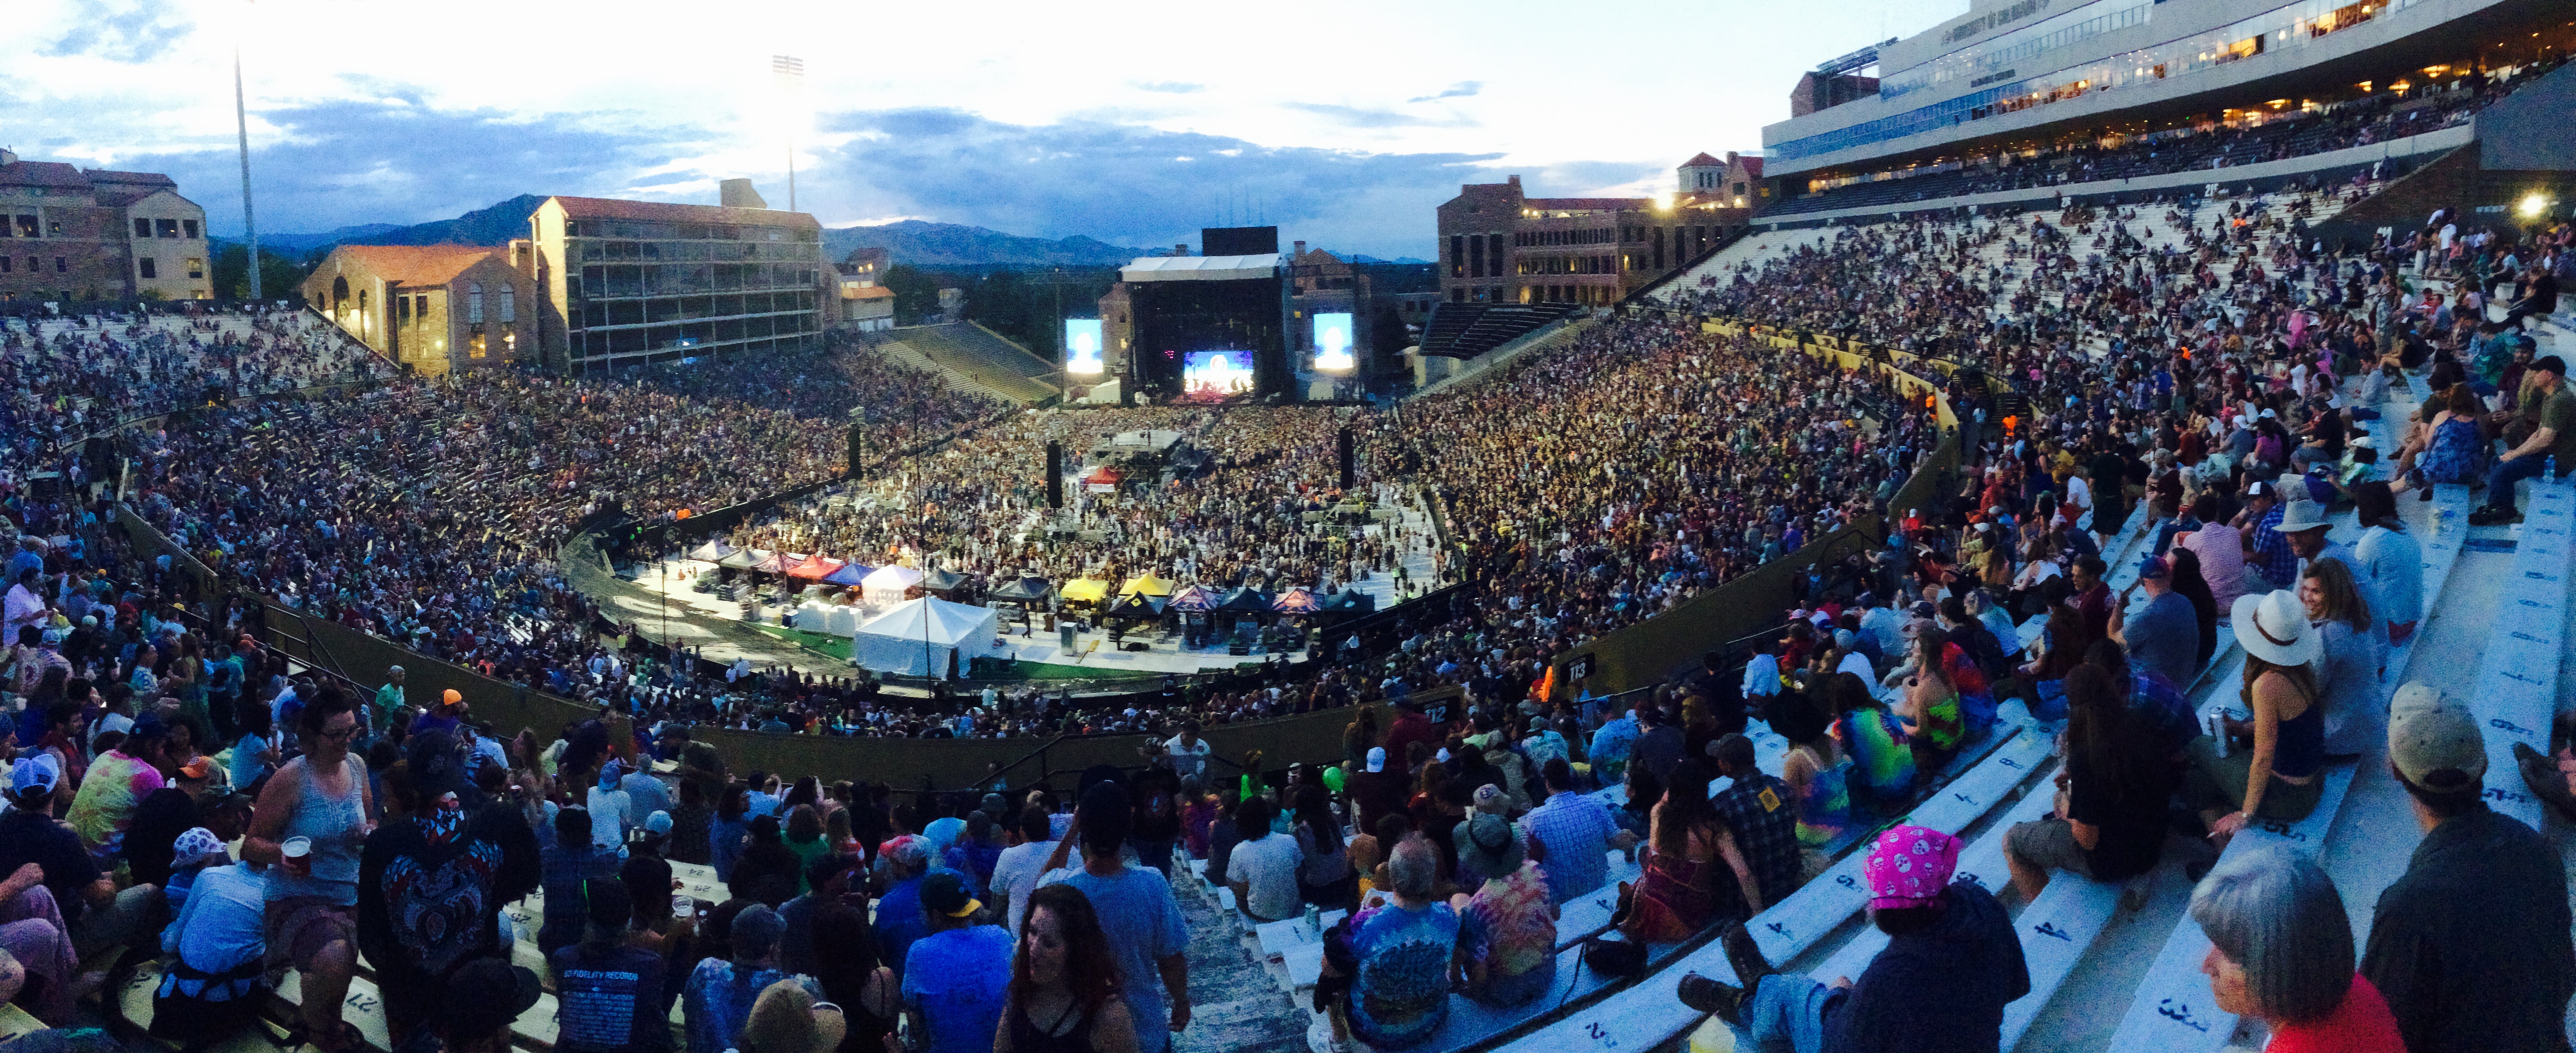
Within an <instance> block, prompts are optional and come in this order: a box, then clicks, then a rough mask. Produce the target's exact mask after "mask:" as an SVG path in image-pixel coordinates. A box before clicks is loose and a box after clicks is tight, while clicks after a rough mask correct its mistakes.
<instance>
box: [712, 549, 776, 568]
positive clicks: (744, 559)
mask: <svg viewBox="0 0 2576 1053" xmlns="http://www.w3.org/2000/svg"><path fill="white" fill-rule="evenodd" d="M768 558H769V553H766V552H763V551H761V550H759V549H756V548H738V549H735V550H733V551H732V552H731V553H729V554H727V555H726V556H725V558H723V559H720V560H717V561H716V565H717V566H720V567H731V568H733V569H735V570H753V569H756V568H758V567H759V566H760V561H762V560H765V559H768Z"/></svg>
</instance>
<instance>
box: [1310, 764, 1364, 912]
mask: <svg viewBox="0 0 2576 1053" xmlns="http://www.w3.org/2000/svg"><path fill="white" fill-rule="evenodd" d="M1296 834H1297V859H1298V862H1297V894H1298V896H1299V897H1300V898H1302V899H1304V900H1305V901H1306V902H1308V903H1311V904H1314V905H1315V906H1317V907H1320V908H1322V909H1324V910H1353V909H1357V908H1358V906H1359V880H1358V874H1357V872H1356V871H1354V870H1353V869H1352V867H1351V858H1350V851H1349V846H1347V845H1344V844H1343V843H1342V821H1341V819H1339V818H1337V817H1335V816H1334V815H1333V804H1332V800H1331V798H1330V796H1328V795H1327V794H1326V793H1325V792H1324V788H1323V787H1322V786H1320V785H1317V784H1315V783H1308V784H1306V785H1304V786H1301V787H1298V788H1297V820H1296Z"/></svg>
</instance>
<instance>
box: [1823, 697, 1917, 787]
mask: <svg viewBox="0 0 2576 1053" xmlns="http://www.w3.org/2000/svg"><path fill="white" fill-rule="evenodd" d="M1822 697H1823V698H1824V699H1825V704H1826V707H1827V715H1828V716H1829V717H1830V718H1831V719H1832V720H1833V728H1832V734H1833V736H1834V741H1835V742H1837V743H1839V744H1841V746H1842V748H1843V752H1844V753H1845V754H1848V755H1849V756H1850V757H1851V759H1852V773H1853V775H1854V776H1856V778H1854V779H1851V780H1848V781H1847V782H1846V783H1845V787H1846V789H1847V790H1848V791H1849V792H1850V793H1851V794H1852V796H1853V798H1854V799H1855V802H1856V803H1865V804H1870V805H1874V806H1879V807H1889V806H1901V805H1903V804H1904V803H1905V802H1906V801H1907V800H1908V799H1910V798H1911V796H1912V795H1913V793H1914V751H1913V749H1912V748H1910V747H1909V746H1908V744H1907V743H1906V740H1905V728H1904V725H1903V724H1901V723H1900V722H1899V721H1898V720H1897V719H1896V715H1895V714H1893V713H1890V712H1888V711H1887V707H1886V706H1885V705H1884V704H1882V703H1880V702H1879V701H1878V699H1876V698H1874V697H1872V696H1871V695H1870V693H1869V685H1868V684H1867V683H1866V682H1864V681H1863V680H1861V678H1860V677H1859V676H1858V675H1857V674H1853V673H1836V674H1834V675H1833V676H1830V677H1826V678H1825V690H1824V694H1823V696H1822Z"/></svg>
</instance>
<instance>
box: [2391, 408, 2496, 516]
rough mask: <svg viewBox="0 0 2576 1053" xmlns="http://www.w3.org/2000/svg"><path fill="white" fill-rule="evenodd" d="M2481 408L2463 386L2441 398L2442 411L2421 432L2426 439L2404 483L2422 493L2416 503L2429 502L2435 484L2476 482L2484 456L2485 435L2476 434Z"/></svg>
mask: <svg viewBox="0 0 2576 1053" xmlns="http://www.w3.org/2000/svg"><path fill="white" fill-rule="evenodd" d="M2483 408H2484V406H2483V404H2482V403H2480V402H2479V400H2478V393H2477V392H2476V391H2474V390H2471V389H2470V388H2469V386H2468V385H2467V384H2453V385H2451V389H2450V390H2449V391H2446V392H2444V393H2443V394H2442V411H2441V412H2440V413H2436V414H2434V415H2433V422H2432V424H2431V426H2429V427H2428V428H2426V429H2425V431H2426V433H2427V434H2428V435H2429V436H2430V438H2429V439H2427V440H2426V441H2425V444H2424V456H2423V458H2422V459H2421V460H2420V461H2418V462H2417V463H2416V465H2415V472H2414V474H2413V475H2410V476H2408V477H2407V479H2406V485H2408V486H2410V487H2417V488H2421V489H2422V490H2423V493H2422V494H2420V495H2418V496H2417V500H2421V501H2430V500H2432V499H2433V485H2434V484H2436V483H2467V482H2474V481H2476V480H2477V478H2478V472H2479V471H2480V470H2481V468H2483V466H2484V465H2483V462H2484V461H2485V459H2486V452H2487V440H2486V433H2484V432H2482V431H2480V430H2478V418H2479V410H2481V409H2483ZM2390 489H2392V490H2394V489H2395V488H2394V487H2391V488H2390Z"/></svg>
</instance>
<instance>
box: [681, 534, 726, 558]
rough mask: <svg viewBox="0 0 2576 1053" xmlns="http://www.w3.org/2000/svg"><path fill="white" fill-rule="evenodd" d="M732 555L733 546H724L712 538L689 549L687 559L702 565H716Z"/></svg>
mask: <svg viewBox="0 0 2576 1053" xmlns="http://www.w3.org/2000/svg"><path fill="white" fill-rule="evenodd" d="M733 553H734V547H733V546H731V545H728V544H725V543H724V542H722V541H719V540H716V539H714V538H709V539H707V543H706V544H703V545H700V546H698V547H696V548H693V549H690V550H689V558H690V559H694V560H697V561H699V562H702V563H718V562H722V561H723V560H724V558H725V557H726V556H730V555H733Z"/></svg>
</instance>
